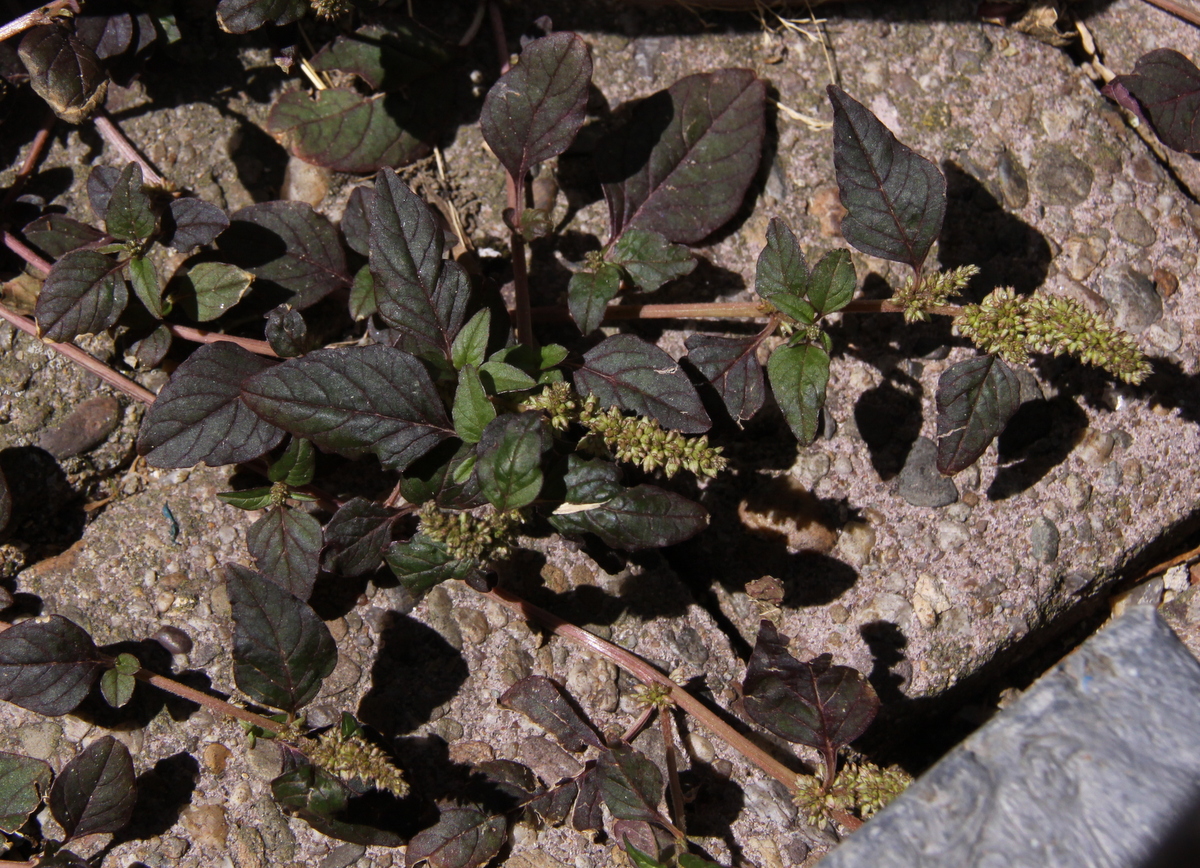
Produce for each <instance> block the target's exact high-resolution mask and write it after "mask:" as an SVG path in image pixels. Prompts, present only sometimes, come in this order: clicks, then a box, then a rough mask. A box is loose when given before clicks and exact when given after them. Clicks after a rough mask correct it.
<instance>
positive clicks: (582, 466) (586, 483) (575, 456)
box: [555, 452, 626, 512]
mask: <svg viewBox="0 0 1200 868" xmlns="http://www.w3.org/2000/svg"><path fill="white" fill-rule="evenodd" d="M557 470H558V468H556V471H557ZM555 475H556V476H557V475H558V473H557V472H556V473H555ZM562 481H563V485H564V491H563V494H562V500H563V502H564V503H565V504H570V505H587V504H600V503H603V502H604V501H606V500H611V499H612V498H614V497H616V496H617V495H619V494H621V493H623V492H624V491H625V490H626V489H625V488H624V487H623V486H622V485H621V468H619V467H618V466H617V465H616V464H614V463H613V462H611V461H605V460H604V459H602V458H584V457H583V456H581V455H580V454H579V453H577V452H573V453H571V454H570V455H568V456H567V469H566V472H565V473H562ZM568 511H570V512H577V511H578V510H568Z"/></svg>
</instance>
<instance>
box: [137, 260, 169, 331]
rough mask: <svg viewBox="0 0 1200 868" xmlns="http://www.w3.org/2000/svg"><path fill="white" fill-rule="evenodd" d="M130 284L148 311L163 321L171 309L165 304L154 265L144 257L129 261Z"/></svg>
mask: <svg viewBox="0 0 1200 868" xmlns="http://www.w3.org/2000/svg"><path fill="white" fill-rule="evenodd" d="M129 282H130V283H131V284H132V285H133V292H134V295H136V296H137V297H138V300H139V301H141V303H142V304H143V305H145V307H146V310H148V311H150V315H151V316H153V317H154V318H155V319H162V318H163V315H164V314H165V313H166V312H167V311H168V310H169V309H170V308H169V307H168V306H167V305H166V304H164V302H163V297H162V286H161V285H160V284H159V282H158V272H157V271H156V270H155V269H154V263H153V262H151V261H150V260H149V259H147V258H146V257H144V256H134V257H131V258H130V260H129Z"/></svg>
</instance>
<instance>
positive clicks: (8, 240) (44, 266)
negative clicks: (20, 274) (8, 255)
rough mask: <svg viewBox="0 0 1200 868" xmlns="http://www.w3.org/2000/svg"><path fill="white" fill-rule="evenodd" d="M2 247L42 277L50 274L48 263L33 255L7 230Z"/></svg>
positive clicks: (24, 244) (26, 246) (22, 242)
mask: <svg viewBox="0 0 1200 868" xmlns="http://www.w3.org/2000/svg"><path fill="white" fill-rule="evenodd" d="M4 246H5V247H7V248H8V249H9V250H11V251H12V252H13V253H15V254H17V256H19V257H21V259H23V260H25V264H26V265H28V266H29V267H30V268H32V269H33V270H34V271H36V272H38V273H39V274H40V275H41V276H42V277H45V276H46V275H47V274H49V273H50V268H51V266H50V263H49V262H47V261H46V260H44V259H42V257H40V256H38V255H37V254H36V253H34V252H33V251H32V250H31V249H30V248H29V246H28V245H27V244H26V243H25V242H24V241H22V240H21V239H20V238H18V237H17V236H15V235H13V234H12V233H11V232H9V231H8V230H5V231H4Z"/></svg>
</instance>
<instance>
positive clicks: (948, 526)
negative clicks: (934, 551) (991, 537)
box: [937, 519, 971, 552]
mask: <svg viewBox="0 0 1200 868" xmlns="http://www.w3.org/2000/svg"><path fill="white" fill-rule="evenodd" d="M970 540H971V532H970V530H969V529H968V528H967V525H966V523H965V522H961V521H954V520H953V519H945V520H943V521H939V522H938V524H937V546H938V548H939V549H941V550H942V551H944V552H954V551H958V550H959V549H960V548H962V547H963V546H965V545H966V544H967V543H968V542H970Z"/></svg>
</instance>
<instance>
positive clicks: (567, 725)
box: [498, 675, 604, 753]
mask: <svg viewBox="0 0 1200 868" xmlns="http://www.w3.org/2000/svg"><path fill="white" fill-rule="evenodd" d="M498 701H499V703H500V704H501V705H502V706H504V707H505V708H511V709H512V710H513V711H519V712H521V714H523V715H525V716H526V717H528V718H529V719H530V720H532V721H533V722H534V723H536V724H537V725H538V726H540V727H541V728H542V729H544V730H546V732H548V733H550V734H551V735H552V736H554V737H555V738H556V739H558V743H559V744H561V745H562V746H563V747H565V748H566V749H567V750H569V751H574V752H575V753H578V752H579V751H582V750H585V749H587V748H588V747H597V748H603V747H604V740H603V739H602V738H601V737H600V734H599V733H598V732H596V730H595V728H594V727H593V726H592V725H591V724H590V723H589V722H588V721H587V720H586V719H585V718H584V717H583V716H582V715H580V713H579V712H578V711H576V710H575V706H574V704H573V703H572V702H571V700H570V698H569V697H568V696H567V693H566V691H564V690H563V689H562V687H560V686H559V685H558V683H557V682H556V681H552V680H551V679H549V678H543V677H542V676H540V675H529V676H526V677H525V678H522V679H521V680H520V681H518V682H516V683H515V684H513V686H512V687H510V688H508V690H507V691H505V692H504V694H503V695H502V696H501V697H500V699H499V700H498Z"/></svg>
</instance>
